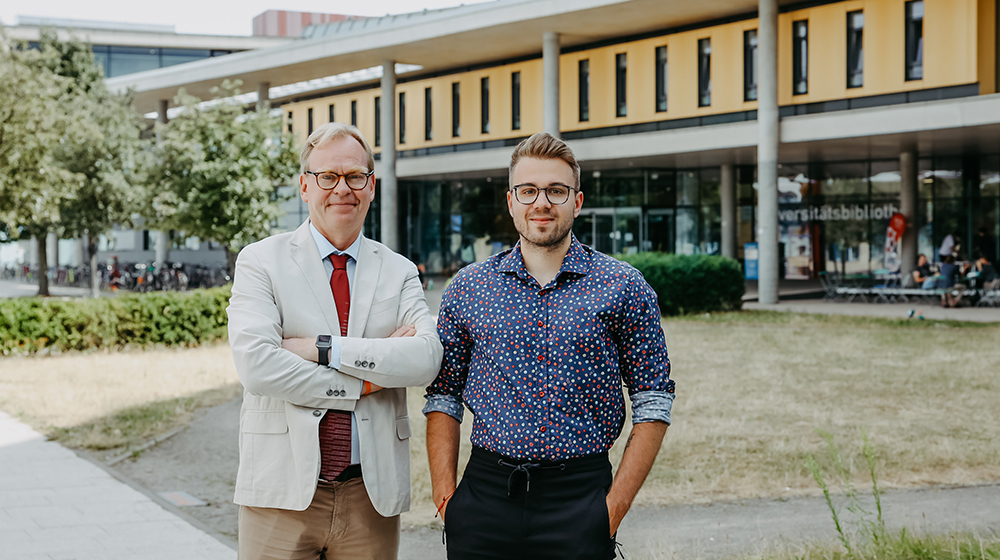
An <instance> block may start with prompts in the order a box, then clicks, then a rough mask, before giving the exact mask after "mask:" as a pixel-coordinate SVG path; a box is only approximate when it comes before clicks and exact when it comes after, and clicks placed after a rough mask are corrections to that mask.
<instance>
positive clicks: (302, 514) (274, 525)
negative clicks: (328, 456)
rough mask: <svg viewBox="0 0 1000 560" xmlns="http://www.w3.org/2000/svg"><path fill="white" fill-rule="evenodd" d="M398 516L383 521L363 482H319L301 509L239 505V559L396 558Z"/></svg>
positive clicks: (355, 559) (351, 559)
mask: <svg viewBox="0 0 1000 560" xmlns="http://www.w3.org/2000/svg"><path fill="white" fill-rule="evenodd" d="M398 552H399V516H398V515H397V516H394V517H382V516H381V515H379V513H378V512H377V511H375V506H373V505H372V502H371V499H369V498H368V492H367V491H366V490H365V485H364V481H363V480H362V479H361V478H355V479H353V480H348V481H346V482H333V483H327V482H320V483H319V487H318V488H316V495H315V496H314V497H313V501H312V503H311V504H310V505H309V507H308V508H307V509H306V510H305V511H291V510H285V509H274V508H257V507H248V506H240V516H239V555H238V558H239V560H395V558H396V555H397V553H398Z"/></svg>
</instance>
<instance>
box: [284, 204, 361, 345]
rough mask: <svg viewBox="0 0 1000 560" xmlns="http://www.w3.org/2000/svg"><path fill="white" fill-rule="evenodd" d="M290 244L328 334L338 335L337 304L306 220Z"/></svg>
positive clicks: (292, 254)
mask: <svg viewBox="0 0 1000 560" xmlns="http://www.w3.org/2000/svg"><path fill="white" fill-rule="evenodd" d="M291 245H292V246H291V250H290V254H291V257H292V260H293V261H294V262H295V264H296V265H298V267H299V270H301V271H302V277H303V278H305V280H306V284H308V285H309V289H310V290H312V293H313V296H315V297H316V301H318V302H319V310H320V312H321V313H322V314H323V319H324V320H326V324H327V326H328V327H329V328H330V334H331V335H333V336H340V322H339V321H338V320H337V317H338V315H337V305H336V304H335V303H334V302H333V291H332V290H331V289H330V282H329V281H328V280H327V279H326V270H325V269H324V268H323V258H322V257H320V255H319V251H318V250H317V249H316V242H315V241H314V240H313V238H312V233H310V232H309V221H308V220H307V221H306V222H305V223H304V224H302V225H301V226H299V229H297V230H295V234H294V235H293V236H292V243H291ZM352 299H353V298H352ZM352 315H353V314H352Z"/></svg>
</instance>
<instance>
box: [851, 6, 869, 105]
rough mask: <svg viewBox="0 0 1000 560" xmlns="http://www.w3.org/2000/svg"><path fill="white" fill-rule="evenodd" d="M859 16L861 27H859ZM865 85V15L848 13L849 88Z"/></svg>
mask: <svg viewBox="0 0 1000 560" xmlns="http://www.w3.org/2000/svg"><path fill="white" fill-rule="evenodd" d="M858 16H860V22H861V25H860V26H857V22H858ZM864 85H865V13H864V11H863V10H854V11H852V12H847V88H848V89H853V88H859V87H862V86H864Z"/></svg>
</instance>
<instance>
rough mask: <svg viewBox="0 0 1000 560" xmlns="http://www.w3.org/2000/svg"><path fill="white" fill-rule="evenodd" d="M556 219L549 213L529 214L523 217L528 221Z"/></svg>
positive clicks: (554, 215)
mask: <svg viewBox="0 0 1000 560" xmlns="http://www.w3.org/2000/svg"><path fill="white" fill-rule="evenodd" d="M556 217H557V216H556V214H555V213H550V212H532V213H531V214H527V215H525V218H526V219H528V220H530V219H532V218H552V219H553V220H554V219H556Z"/></svg>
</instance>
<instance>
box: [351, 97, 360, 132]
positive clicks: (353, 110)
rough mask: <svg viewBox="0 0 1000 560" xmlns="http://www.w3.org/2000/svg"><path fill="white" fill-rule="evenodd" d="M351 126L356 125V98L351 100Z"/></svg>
mask: <svg viewBox="0 0 1000 560" xmlns="http://www.w3.org/2000/svg"><path fill="white" fill-rule="evenodd" d="M351 126H358V100H357V99H352V100H351Z"/></svg>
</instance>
